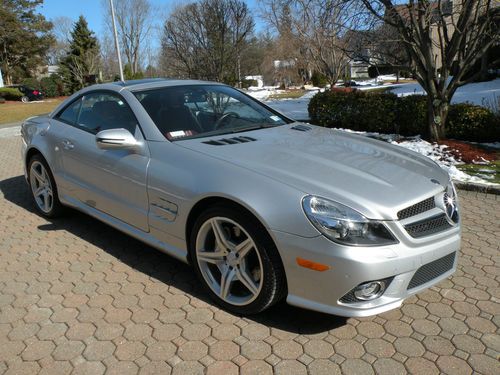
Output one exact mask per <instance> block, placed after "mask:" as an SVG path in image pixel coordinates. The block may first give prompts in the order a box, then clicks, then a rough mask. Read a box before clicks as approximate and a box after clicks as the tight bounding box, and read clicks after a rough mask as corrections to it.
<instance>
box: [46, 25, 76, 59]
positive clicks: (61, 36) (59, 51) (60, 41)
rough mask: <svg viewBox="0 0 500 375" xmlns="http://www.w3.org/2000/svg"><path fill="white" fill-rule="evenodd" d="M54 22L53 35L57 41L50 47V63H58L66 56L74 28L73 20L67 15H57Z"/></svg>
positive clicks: (48, 54)
mask: <svg viewBox="0 0 500 375" xmlns="http://www.w3.org/2000/svg"><path fill="white" fill-rule="evenodd" d="M51 22H52V25H53V27H52V35H54V38H55V42H54V43H53V44H52V46H51V47H50V49H49V51H48V53H47V57H48V60H49V64H51V65H57V64H58V63H59V61H60V60H61V59H62V58H64V57H65V56H66V53H67V52H68V49H69V43H70V39H71V31H72V30H73V20H72V19H71V18H69V17H66V16H60V17H55V18H54V19H52V20H51Z"/></svg>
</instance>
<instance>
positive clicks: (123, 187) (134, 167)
mask: <svg viewBox="0 0 500 375" xmlns="http://www.w3.org/2000/svg"><path fill="white" fill-rule="evenodd" d="M55 120H56V121H60V122H64V123H65V124H66V126H65V129H64V131H63V133H62V136H61V144H60V147H61V149H62V165H63V168H64V173H63V175H64V179H65V188H66V191H67V194H68V196H69V197H71V198H72V199H76V200H77V201H79V203H83V204H84V205H86V206H89V207H92V208H95V209H97V210H99V211H102V212H104V213H106V214H108V215H111V216H113V217H115V218H117V219H119V220H121V221H124V222H126V223H128V224H130V225H133V226H135V227H137V228H139V229H141V230H143V231H148V217H147V214H148V197H147V189H146V176H147V167H148V162H149V150H148V148H147V145H146V143H145V142H144V138H143V135H142V132H141V129H140V125H139V124H138V121H137V119H136V117H135V116H134V114H133V112H132V110H131V109H130V107H129V106H128V104H127V103H126V102H125V100H124V99H123V98H122V97H121V96H120V95H118V94H117V93H114V92H92V93H88V94H85V95H84V96H82V97H80V98H79V99H77V100H76V101H75V102H73V103H72V104H71V105H70V106H68V107H67V108H66V109H65V110H63V111H62V112H61V113H60V114H59V115H58V116H56V118H55ZM119 128H124V129H126V130H128V131H130V133H132V134H133V135H134V137H135V138H136V140H137V141H139V142H142V146H141V147H140V149H139V150H135V151H130V150H125V149H123V150H122V149H113V150H102V149H100V148H98V147H97V143H96V137H95V135H96V134H97V133H98V132H99V131H101V130H108V129H119Z"/></svg>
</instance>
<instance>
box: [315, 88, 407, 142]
mask: <svg viewBox="0 0 500 375" xmlns="http://www.w3.org/2000/svg"><path fill="white" fill-rule="evenodd" d="M396 100H397V96H396V95H394V94H392V93H377V94H370V93H367V92H364V91H353V92H350V93H346V92H332V91H325V92H322V93H318V94H316V95H315V96H314V97H313V98H312V99H311V101H310V102H309V108H308V109H309V115H310V118H311V122H312V123H314V124H317V125H321V126H325V127H336V128H349V129H352V130H358V131H370V132H382V133H387V132H392V133H393V132H394V131H395V130H396V129H395V128H394V117H395V103H396Z"/></svg>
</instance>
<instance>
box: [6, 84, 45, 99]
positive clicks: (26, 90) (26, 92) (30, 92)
mask: <svg viewBox="0 0 500 375" xmlns="http://www.w3.org/2000/svg"><path fill="white" fill-rule="evenodd" d="M7 87H9V88H13V89H18V90H19V91H20V92H21V93H22V94H23V96H22V97H21V101H22V102H23V103H28V102H32V101H35V100H42V99H43V94H42V92H41V91H40V90H36V89H33V88H31V87H28V86H25V85H10V86H7Z"/></svg>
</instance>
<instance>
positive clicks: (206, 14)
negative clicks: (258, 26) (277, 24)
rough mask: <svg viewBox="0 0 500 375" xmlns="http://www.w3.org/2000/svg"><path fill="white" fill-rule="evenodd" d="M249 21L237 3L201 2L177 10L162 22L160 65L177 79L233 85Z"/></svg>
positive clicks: (246, 11)
mask: <svg viewBox="0 0 500 375" xmlns="http://www.w3.org/2000/svg"><path fill="white" fill-rule="evenodd" d="M253 28H254V23H253V19H252V17H251V15H250V11H249V9H248V7H247V6H246V4H245V3H244V2H243V1H241V0H201V1H198V2H194V3H190V4H187V5H182V6H179V7H177V8H176V9H175V10H174V11H173V12H172V13H171V14H170V16H169V17H168V19H167V21H166V22H165V26H164V32H163V37H162V49H163V51H162V52H163V53H162V55H163V65H164V66H165V67H166V68H167V69H168V73H169V74H170V75H173V76H177V77H189V78H199V79H209V80H215V81H224V82H228V83H236V82H238V81H239V80H240V79H241V77H240V76H241V72H240V71H239V62H240V57H241V54H242V51H243V48H244V47H245V45H247V42H248V40H249V38H250V36H251V35H252V31H253Z"/></svg>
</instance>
